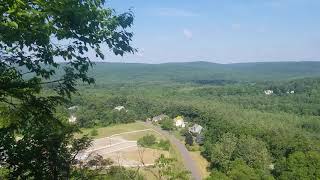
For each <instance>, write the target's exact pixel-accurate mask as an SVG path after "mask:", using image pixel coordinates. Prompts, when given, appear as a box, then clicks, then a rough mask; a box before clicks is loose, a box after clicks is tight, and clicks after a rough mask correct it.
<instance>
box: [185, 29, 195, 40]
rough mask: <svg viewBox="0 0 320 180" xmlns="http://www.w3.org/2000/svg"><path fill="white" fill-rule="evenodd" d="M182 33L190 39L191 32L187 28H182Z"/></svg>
mask: <svg viewBox="0 0 320 180" xmlns="http://www.w3.org/2000/svg"><path fill="white" fill-rule="evenodd" d="M183 35H184V36H185V37H186V38H187V39H192V36H193V34H192V32H191V31H190V30H189V29H184V30H183Z"/></svg>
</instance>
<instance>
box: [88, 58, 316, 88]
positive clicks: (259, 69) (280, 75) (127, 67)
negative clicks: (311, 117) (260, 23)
mask: <svg viewBox="0 0 320 180" xmlns="http://www.w3.org/2000/svg"><path fill="white" fill-rule="evenodd" d="M91 74H92V75H93V76H94V77H95V78H96V79H97V83H108V82H113V83H114V82H118V83H127V82H130V83H136V82H160V81H161V82H163V81H165V82H168V83H169V82H173V81H174V82H182V83H185V82H194V81H213V80H219V81H220V80H228V81H246V82H247V81H269V80H288V79H297V78H305V77H320V62H317V61H301V62H254V63H252V62H249V63H233V64H218V63H212V62H206V61H195V62H185V63H182V62H178V63H163V64H143V63H112V62H97V63H96V66H94V69H93V70H92V71H91Z"/></svg>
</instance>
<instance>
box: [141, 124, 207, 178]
mask: <svg viewBox="0 0 320 180" xmlns="http://www.w3.org/2000/svg"><path fill="white" fill-rule="evenodd" d="M143 123H144V124H146V125H147V126H149V127H151V128H153V129H154V130H156V131H158V132H160V133H161V134H163V135H164V136H166V137H167V138H168V139H169V140H170V142H171V143H172V144H174V145H175V146H176V147H177V148H178V150H179V151H180V153H181V156H182V158H183V163H184V166H185V167H186V168H187V170H188V171H190V172H191V175H192V179H194V180H201V175H200V172H199V171H198V168H197V167H196V165H195V163H194V160H193V159H192V158H191V156H190V153H189V151H188V150H187V148H186V147H185V145H184V144H183V143H181V142H180V141H179V140H178V139H177V138H176V137H174V136H173V135H171V134H170V133H169V132H167V131H164V130H162V129H161V128H159V127H156V126H154V125H152V124H151V123H146V122H143Z"/></svg>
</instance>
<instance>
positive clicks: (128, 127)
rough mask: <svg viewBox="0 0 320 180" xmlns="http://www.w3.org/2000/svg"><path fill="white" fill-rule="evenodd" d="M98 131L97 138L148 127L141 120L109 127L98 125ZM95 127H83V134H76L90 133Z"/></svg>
mask: <svg viewBox="0 0 320 180" xmlns="http://www.w3.org/2000/svg"><path fill="white" fill-rule="evenodd" d="M96 129H97V131H98V135H97V136H94V138H95V139H97V138H103V137H108V136H112V135H114V134H119V133H124V132H129V131H137V130H144V129H148V127H146V126H145V125H143V124H142V123H139V122H135V123H129V124H117V125H112V126H107V127H98V128H96ZM92 130H93V128H88V129H81V131H82V134H77V135H76V136H81V135H84V134H90V132H91V131H92Z"/></svg>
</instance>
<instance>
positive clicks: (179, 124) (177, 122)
mask: <svg viewBox="0 0 320 180" xmlns="http://www.w3.org/2000/svg"><path fill="white" fill-rule="evenodd" d="M173 121H174V123H175V126H176V127H182V128H184V127H186V123H185V122H184V119H183V117H182V116H177V117H176V118H174V119H173Z"/></svg>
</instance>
